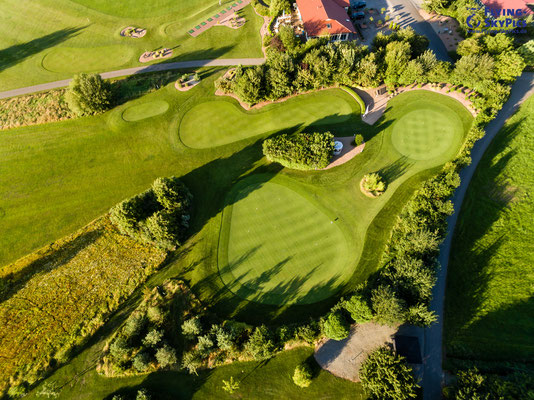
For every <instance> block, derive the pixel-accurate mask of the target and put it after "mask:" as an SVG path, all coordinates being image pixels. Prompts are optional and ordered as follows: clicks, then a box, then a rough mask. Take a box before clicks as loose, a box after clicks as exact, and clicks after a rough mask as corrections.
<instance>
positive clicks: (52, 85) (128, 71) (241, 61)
mask: <svg viewBox="0 0 534 400" xmlns="http://www.w3.org/2000/svg"><path fill="white" fill-rule="evenodd" d="M264 62H265V59H264V58H220V59H215V60H194V61H178V62H172V63H164V64H154V65H149V66H144V67H133V68H125V69H119V70H117V71H110V72H103V73H101V74H100V75H101V76H102V78H105V79H108V78H118V77H121V76H128V75H135V74H143V73H147V72H157V71H169V70H173V69H182V68H198V67H220V66H230V65H260V64H263V63H264ZM70 81H71V80H70V79H63V80H61V81H55V82H49V83H42V84H40V85H33V86H27V87H24V88H19V89H13V90H6V91H4V92H0V99H5V98H7V97H13V96H20V95H22V94H28V93H35V92H40V91H43V90H50V89H56V88H60V87H65V86H68V85H69V82H70Z"/></svg>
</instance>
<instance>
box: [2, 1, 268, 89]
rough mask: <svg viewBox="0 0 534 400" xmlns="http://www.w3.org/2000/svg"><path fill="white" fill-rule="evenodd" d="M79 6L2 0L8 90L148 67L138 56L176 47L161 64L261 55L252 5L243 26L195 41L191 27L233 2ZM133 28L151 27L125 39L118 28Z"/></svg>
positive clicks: (4, 82) (216, 31)
mask: <svg viewBox="0 0 534 400" xmlns="http://www.w3.org/2000/svg"><path fill="white" fill-rule="evenodd" d="M78 3H79V4H77V2H74V1H71V0H4V1H3V2H2V13H3V14H2V17H3V23H2V24H1V25H0V37H2V45H1V46H0V82H2V90H9V89H14V88H18V87H24V86H29V85H34V84H39V83H44V82H51V81H56V80H60V79H65V78H70V77H72V75H73V74H74V73H78V72H104V71H110V70H114V69H120V68H128V67H135V66H141V65H146V64H140V63H139V61H138V59H139V56H140V55H141V54H142V53H144V52H145V51H147V50H156V49H158V48H161V47H169V48H173V52H174V53H173V57H171V58H168V59H165V60H164V61H163V62H173V61H183V60H205V59H211V58H220V57H225V58H238V57H262V56H263V53H262V51H261V40H260V34H259V31H260V27H261V24H262V22H263V19H262V18H260V17H259V16H258V15H256V14H255V13H254V10H253V9H252V7H251V6H247V7H245V8H244V9H243V11H242V13H243V15H244V16H245V17H246V19H247V22H246V23H245V25H244V26H243V27H242V28H240V29H228V28H225V27H214V28H211V29H209V30H208V31H206V32H204V33H202V34H201V35H200V36H198V37H196V38H193V37H191V36H190V35H189V34H188V33H187V31H188V30H189V29H191V27H192V26H194V25H196V24H198V23H200V22H201V21H204V20H206V19H207V18H208V17H210V16H212V15H214V14H215V13H216V12H217V11H220V8H221V7H224V6H225V5H227V4H228V3H232V2H230V1H223V5H222V6H219V5H218V2H217V1H211V0H193V1H186V0H178V1H173V2H170V1H168V0H162V1H150V2H142V1H137V0H136V1H128V2H124V1H119V2H108V1H105V0H97V1H94V0H87V1H85V0H79V1H78ZM82 4H83V5H82ZM84 5H85V6H84ZM132 25H135V26H139V27H143V28H146V29H148V32H147V34H146V36H145V37H143V38H141V39H132V38H124V37H121V36H120V31H121V30H122V29H123V28H125V27H127V26H132ZM160 62H162V61H155V63H160Z"/></svg>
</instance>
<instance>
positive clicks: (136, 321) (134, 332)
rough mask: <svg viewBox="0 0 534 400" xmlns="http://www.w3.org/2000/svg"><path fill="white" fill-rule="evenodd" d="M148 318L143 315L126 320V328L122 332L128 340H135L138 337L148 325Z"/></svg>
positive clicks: (132, 315) (135, 315)
mask: <svg viewBox="0 0 534 400" xmlns="http://www.w3.org/2000/svg"><path fill="white" fill-rule="evenodd" d="M146 322H147V320H146V317H145V316H144V315H141V314H137V313H136V314H131V315H130V316H129V317H128V319H127V320H126V323H125V324H124V328H122V332H123V333H124V335H125V336H126V337H127V338H133V337H136V336H138V335H139V334H140V333H141V331H142V329H143V328H144V327H145V325H146Z"/></svg>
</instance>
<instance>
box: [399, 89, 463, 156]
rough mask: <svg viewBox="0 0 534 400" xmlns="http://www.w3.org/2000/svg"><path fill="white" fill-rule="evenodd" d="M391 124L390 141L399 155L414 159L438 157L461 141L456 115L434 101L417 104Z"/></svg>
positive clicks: (460, 125) (461, 130)
mask: <svg viewBox="0 0 534 400" xmlns="http://www.w3.org/2000/svg"><path fill="white" fill-rule="evenodd" d="M416 103H417V104H410V107H409V108H410V109H413V108H414V106H415V107H417V109H415V110H413V111H409V110H407V111H409V112H406V113H405V114H404V115H403V116H402V117H400V118H399V119H398V120H397V121H396V122H395V123H394V125H393V128H392V132H391V141H392V143H393V147H394V148H395V149H396V150H397V151H398V152H399V153H401V154H402V155H404V156H406V157H408V158H411V159H413V160H431V159H435V158H439V157H440V156H442V155H443V154H445V153H447V152H448V151H449V149H451V148H453V147H455V146H456V145H457V144H458V143H459V142H461V140H462V138H463V134H464V127H463V124H462V121H461V119H460V117H459V116H458V113H457V112H455V111H454V110H452V109H451V108H449V107H446V106H443V105H441V104H439V103H437V102H434V101H431V100H430V99H428V101H418V102H416Z"/></svg>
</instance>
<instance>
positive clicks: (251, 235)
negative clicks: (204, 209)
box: [219, 175, 353, 305]
mask: <svg viewBox="0 0 534 400" xmlns="http://www.w3.org/2000/svg"><path fill="white" fill-rule="evenodd" d="M227 202H228V204H229V205H228V206H227V207H226V208H225V210H224V216H223V227H222V231H221V239H220V241H219V257H220V264H219V269H220V273H221V278H222V280H223V282H224V283H225V284H226V286H227V287H228V288H229V289H230V290H231V291H232V292H234V293H235V294H236V295H238V296H240V297H242V298H245V299H247V300H253V301H257V302H260V303H265V304H274V305H281V304H289V303H300V304H306V303H315V302H317V301H320V300H323V299H325V298H327V297H330V296H331V295H332V294H333V293H335V292H336V291H337V290H339V288H340V287H341V286H343V284H344V283H345V282H346V281H347V280H348V279H349V278H350V277H351V275H352V272H353V271H352V268H351V266H350V265H348V262H347V261H348V257H347V255H348V254H347V252H348V250H349V246H348V243H347V241H346V238H345V234H344V233H343V231H342V230H341V228H340V227H339V224H338V222H337V220H338V218H337V217H336V215H335V213H333V212H332V211H331V210H326V209H324V208H323V207H321V206H319V205H317V204H314V203H313V200H312V199H311V196H310V194H308V193H306V191H305V189H303V188H299V187H298V184H296V183H295V182H292V181H291V180H289V179H281V178H279V177H275V178H274V179H271V180H269V181H268V182H264V179H263V178H262V177H261V176H258V175H252V176H250V177H248V178H246V179H243V180H242V181H240V182H239V183H238V184H236V186H235V187H234V188H232V190H231V191H230V193H229V194H228V197H227ZM225 256H226V257H225ZM225 258H226V262H225V260H224V259H225Z"/></svg>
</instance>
